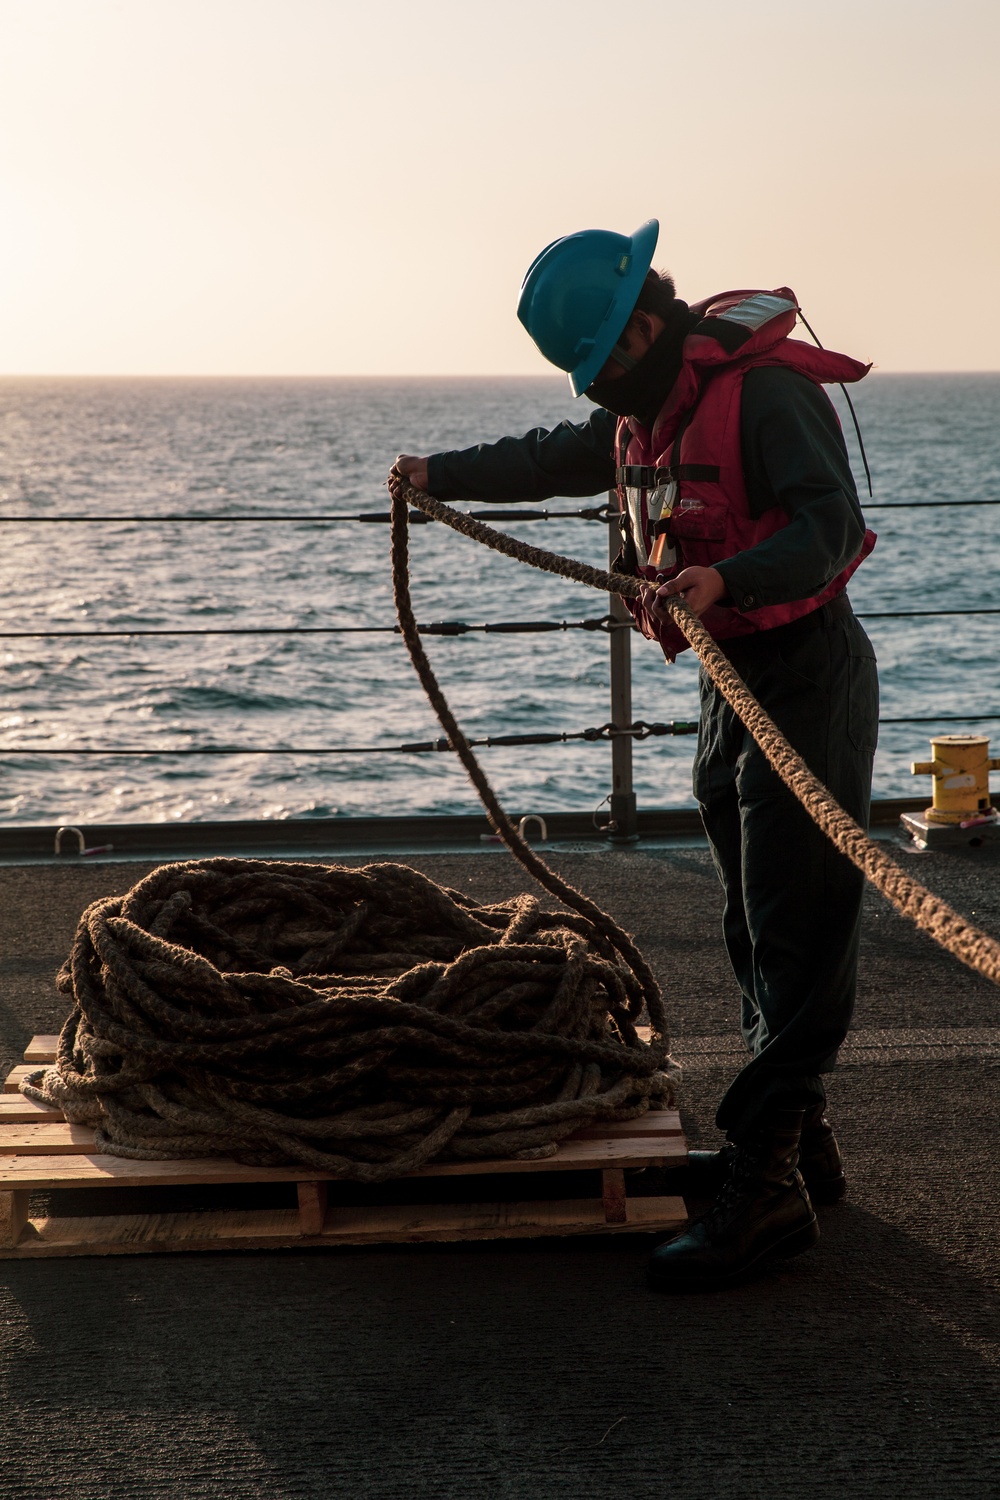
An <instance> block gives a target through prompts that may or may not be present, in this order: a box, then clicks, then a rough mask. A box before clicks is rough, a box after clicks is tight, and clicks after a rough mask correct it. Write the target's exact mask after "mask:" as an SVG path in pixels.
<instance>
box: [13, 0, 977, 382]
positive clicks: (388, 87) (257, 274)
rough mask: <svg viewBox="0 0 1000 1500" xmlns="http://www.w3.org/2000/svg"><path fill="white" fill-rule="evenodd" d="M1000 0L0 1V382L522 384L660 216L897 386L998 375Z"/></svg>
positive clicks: (667, 231)
mask: <svg viewBox="0 0 1000 1500" xmlns="http://www.w3.org/2000/svg"><path fill="white" fill-rule="evenodd" d="M998 62H1000V4H998V0H841V3H837V4H832V3H828V0H755V3H753V4H748V3H747V0H697V3H695V0H687V3H685V4H679V3H675V0H628V3H625V4H621V3H613V0H611V3H609V0H600V3H598V0H530V3H527V0H493V3H492V4H485V3H479V0H366V3H362V0H0V370H3V371H6V372H13V373H19V372H24V373H30V372H49V373H54V372H73V373H104V372H111V373H114V372H122V373H126V372H142V373H144V372H149V373H156V372H165V373H239V374H242V373H246V374H252V373H302V374H311V373H329V374H350V373H371V374H384V373H413V374H423V373H463V372H479V373H489V372H496V373H520V372H541V371H542V370H543V369H547V368H549V367H547V366H545V365H544V364H543V362H542V361H541V359H540V357H539V356H538V355H537V354H536V353H535V351H534V349H533V347H532V345H531V344H530V342H529V340H528V338H527V335H526V334H525V333H524V331H523V330H522V329H521V327H520V325H519V324H518V323H517V321H516V319H515V316H514V306H515V302H516V297H517V289H518V285H519V282H520V280H521V276H522V275H523V273H524V270H525V269H526V267H527V265H528V263H529V262H530V260H531V259H532V258H533V256H534V255H535V254H536V253H537V251H538V250H539V249H541V247H542V246H543V245H545V244H546V243H547V242H548V241H549V240H551V239H553V238H555V237H556V236H557V235H560V234H565V233H568V232H570V231H572V230H575V229H581V228H586V227H588V226H592V225H597V226H601V227H606V228H614V229H620V230H624V231H626V232H630V231H631V230H632V229H634V228H635V227H636V226H637V225H638V224H639V223H640V222H641V221H642V220H644V219H647V218H649V217H651V216H654V215H655V216H656V217H658V218H659V219H660V220H661V224H662V229H661V237H660V248H659V251H658V253H657V257H656V261H655V264H657V265H658V266H662V267H666V268H668V269H670V270H672V271H673V272H674V274H675V276H676V278H677V282H678V288H679V290H680V293H681V295H682V296H685V297H687V299H688V300H689V301H692V300H695V299H696V298H698V297H701V296H705V295H707V294H708V293H711V292H713V291H719V290H722V289H724V288H727V287H738V286H744V287H752V286H765V287H770V286H776V285H780V284H782V283H785V284H787V285H790V286H791V287H793V288H794V290H795V291H796V292H797V294H798V296H799V299H800V301H801V303H802V305H803V307H804V308H805V310H806V313H807V315H808V316H809V317H810V321H812V322H813V325H814V327H816V329H817V332H818V333H819V335H820V337H821V338H822V339H823V342H824V343H826V344H828V345H830V346H832V347H835V348H841V349H844V350H847V351H849V352H850V353H853V354H855V355H858V356H861V357H864V358H868V359H874V360H875V361H876V363H877V365H878V366H879V367H880V368H882V369H886V370H984V369H998V368H1000V311H998V308H1000V298H998V296H997V292H996V287H995V282H996V277H997V270H998V259H1000V257H998V239H1000V236H998V229H1000V207H998V204H1000V193H998V186H1000V182H998V179H1000V172H998V159H1000V87H998V85H997V81H996V75H997V68H998Z"/></svg>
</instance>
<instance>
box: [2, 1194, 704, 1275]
mask: <svg viewBox="0 0 1000 1500" xmlns="http://www.w3.org/2000/svg"><path fill="white" fill-rule="evenodd" d="M685 1223H686V1214H685V1210H684V1203H683V1200H682V1199H680V1198H630V1199H629V1201H628V1219H627V1221H626V1222H625V1223H621V1224H608V1223H606V1222H605V1218H604V1209H603V1207H602V1204H601V1200H600V1199H599V1198H594V1199H589V1198H583V1199H579V1200H577V1199H563V1200H561V1201H557V1202H552V1203H548V1202H538V1203H533V1202H527V1203H444V1204H431V1205H420V1206H418V1207H414V1206H412V1205H402V1204H389V1205H380V1206H378V1207H374V1208H345V1209H336V1210H331V1211H330V1212H329V1213H328V1214H327V1217H326V1220H325V1222H324V1224H323V1227H322V1230H321V1231H320V1232H319V1233H318V1234H309V1235H302V1234H301V1233H300V1232H299V1227H298V1226H299V1216H298V1213H297V1212H296V1210H295V1209H269V1210H268V1209H251V1210H248V1211H245V1212H240V1213H232V1212H225V1213H223V1212H211V1211H205V1212H202V1213H185V1214H122V1215H118V1214H102V1215H98V1216H96V1217H92V1218H79V1219H66V1218H40V1219H31V1220H29V1221H28V1223H27V1225H26V1227H25V1229H24V1230H23V1231H22V1233H21V1237H20V1240H19V1243H18V1244H17V1245H16V1246H15V1247H14V1248H9V1247H8V1248H0V1259H18V1260H22V1259H23V1260H34V1259H44V1258H46V1257H50V1256H51V1257H58V1256H67V1255H135V1254H140V1253H143V1252H147V1253H156V1252H162V1251H165V1250H273V1249H290V1248H298V1249H301V1248H303V1247H305V1246H322V1247H330V1248H333V1247H335V1246H338V1245H384V1244H410V1245H416V1244H423V1243H434V1242H442V1241H459V1240H495V1239H535V1238H539V1237H540V1236H543V1235H582V1234H608V1233H612V1234H613V1233H622V1232H626V1233H632V1232H639V1233H645V1234H650V1233H656V1232H663V1231H670V1230H676V1229H680V1228H681V1227H682V1226H683V1225H684V1224H685Z"/></svg>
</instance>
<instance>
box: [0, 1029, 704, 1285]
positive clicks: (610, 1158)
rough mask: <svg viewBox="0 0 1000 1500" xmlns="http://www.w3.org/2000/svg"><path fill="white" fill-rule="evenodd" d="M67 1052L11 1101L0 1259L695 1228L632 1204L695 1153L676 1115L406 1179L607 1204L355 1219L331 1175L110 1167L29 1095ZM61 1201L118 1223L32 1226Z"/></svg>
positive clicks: (372, 1209) (563, 1202) (1, 1177)
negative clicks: (195, 1195)
mask: <svg viewBox="0 0 1000 1500" xmlns="http://www.w3.org/2000/svg"><path fill="white" fill-rule="evenodd" d="M56 1040H57V1039H56V1038H55V1037H49V1036H39V1037H34V1038H33V1039H32V1041H31V1043H30V1045H29V1047H28V1048H27V1049H26V1051H25V1058H26V1059H27V1060H28V1061H27V1062H26V1063H25V1064H24V1065H23V1066H19V1067H17V1068H14V1069H13V1071H12V1072H11V1073H10V1075H9V1076H8V1078H7V1080H6V1083H5V1085H4V1090H5V1091H4V1094H3V1096H2V1097H0V1258H8V1259H10V1258H15V1259H35V1258H45V1257H55V1256H65V1255H132V1254H138V1253H143V1252H147V1253H148V1252H156V1251H164V1250H213V1249H215V1250H234V1249H266V1248H272V1249H274V1248H289V1247H299V1248H303V1247H311V1246H319V1247H330V1248H332V1247H335V1246H338V1245H376V1244H420V1243H423V1242H429V1241H443V1240H455V1241H460V1240H484V1239H526V1238H530V1237H537V1236H541V1235H580V1234H608V1233H622V1232H646V1233H648V1232H652V1231H658V1232H660V1231H665V1230H675V1229H678V1228H680V1227H681V1226H682V1225H683V1224H684V1223H685V1221H686V1214H685V1209H684V1203H683V1200H682V1199H681V1198H679V1197H642V1198H630V1197H629V1196H628V1194H627V1188H626V1179H625V1172H626V1170H628V1169H631V1168H641V1167H648V1166H682V1165H683V1164H684V1162H685V1161H686V1159H687V1145H686V1143H685V1140H684V1136H683V1133H682V1131H681V1124H680V1118H679V1116H678V1114H677V1111H676V1110H650V1111H649V1112H648V1113H647V1114H645V1115H643V1116H641V1118H640V1119H638V1120H629V1121H621V1122H615V1123H612V1124H609V1125H606V1126H601V1125H590V1126H587V1127H586V1128H584V1129H582V1130H580V1131H578V1132H577V1133H576V1134H575V1135H574V1136H571V1137H570V1138H569V1139H568V1140H566V1141H564V1142H563V1143H562V1144H561V1145H560V1147H559V1149H558V1151H557V1152H556V1154H555V1155H554V1156H551V1157H546V1158H543V1159H541V1160H531V1161H520V1160H517V1159H498V1160H494V1161H474V1162H438V1163H433V1164H432V1165H430V1166H427V1167H422V1168H420V1169H419V1170H418V1171H416V1172H412V1173H409V1174H408V1176H410V1177H415V1178H435V1179H445V1180H446V1179H448V1178H453V1177H469V1176H478V1177H482V1176H504V1177H507V1176H509V1175H514V1174H517V1175H520V1174H523V1173H534V1174H537V1173H540V1172H547V1173H564V1172H576V1171H589V1172H595V1171H596V1172H600V1174H601V1195H600V1197H598V1196H594V1197H593V1198H573V1199H554V1200H551V1201H549V1200H539V1201H525V1202H512V1201H500V1202H493V1203H462V1202H442V1203H438V1204H429V1205H428V1204H419V1205H413V1204H405V1203H398V1204H380V1205H376V1206H367V1207H354V1206H350V1205H348V1204H345V1203H337V1202H336V1197H335V1195H336V1193H337V1191H338V1188H339V1182H338V1179H337V1178H335V1177H334V1176H333V1174H332V1173H324V1172H317V1171H316V1170H315V1169H314V1168H310V1167H254V1166H248V1165H246V1164H244V1163H242V1162H237V1161H233V1160H231V1159H230V1158H228V1157H206V1158H204V1159H200V1160H190V1159H189V1160H184V1159H178V1160H175V1161H133V1160H131V1159H128V1158H123V1157H115V1156H105V1155H102V1154H100V1153H99V1152H97V1151H96V1150H95V1149H94V1148H95V1141H94V1132H93V1130H91V1129H90V1127H88V1126H84V1125H71V1124H69V1123H67V1121H66V1120H65V1119H64V1118H63V1116H62V1115H61V1114H60V1112H59V1111H57V1110H51V1109H48V1108H47V1107H46V1106H44V1105H38V1104H34V1103H33V1102H32V1101H31V1100H29V1099H25V1098H24V1097H23V1095H21V1094H19V1093H18V1092H17V1090H18V1088H19V1084H20V1081H21V1079H23V1078H24V1077H25V1076H26V1075H27V1074H28V1073H30V1072H32V1071H33V1070H34V1069H35V1068H37V1067H39V1066H40V1065H43V1064H45V1063H49V1062H52V1061H53V1059H54V1057H55V1047H56ZM275 1182H287V1183H295V1184H296V1190H297V1197H298V1208H297V1209H296V1208H287V1209H274V1208H267V1209H265V1208H260V1209H247V1210H240V1211H216V1210H204V1211H202V1212H196V1213H179V1212H177V1213H175V1212H163V1213H153V1214H149V1213H146V1214H119V1213H115V1212H114V1211H113V1210H114V1206H115V1205H114V1193H115V1190H116V1189H117V1190H121V1189H124V1188H137V1187H154V1188H155V1187H161V1188H169V1187H195V1186H198V1187H203V1186H206V1185H208V1186H211V1185H213V1184H218V1185H229V1184H253V1183H261V1184H264V1183H275ZM331 1183H332V1184H333V1185H334V1186H333V1189H332V1192H333V1194H334V1197H333V1198H332V1199H331V1196H330V1194H331ZM348 1186H349V1185H348ZM63 1188H75V1189H91V1188H101V1189H109V1190H110V1197H109V1196H108V1194H107V1193H103V1192H102V1194H101V1199H102V1200H103V1201H104V1202H107V1203H108V1204H109V1205H110V1210H111V1211H109V1212H107V1213H97V1214H94V1215H93V1216H89V1217H86V1218H81V1217H65V1218H63V1217H60V1216H58V1215H55V1214H48V1215H46V1216H43V1217H36V1218H31V1217H29V1214H28V1200H29V1196H30V1194H31V1193H32V1192H52V1191H58V1190H59V1189H63Z"/></svg>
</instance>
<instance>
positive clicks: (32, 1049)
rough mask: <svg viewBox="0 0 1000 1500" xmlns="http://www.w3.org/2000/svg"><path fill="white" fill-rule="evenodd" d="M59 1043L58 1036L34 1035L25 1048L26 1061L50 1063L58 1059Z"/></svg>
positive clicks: (36, 1063)
mask: <svg viewBox="0 0 1000 1500" xmlns="http://www.w3.org/2000/svg"><path fill="white" fill-rule="evenodd" d="M58 1045H59V1038H58V1037H57V1036H33V1037H32V1038H31V1041H30V1042H29V1043H28V1045H27V1046H26V1047H25V1049H24V1060H25V1062H26V1063H34V1064H35V1066H36V1067H37V1066H38V1064H39V1063H50V1062H55V1060H56V1047H57V1046H58Z"/></svg>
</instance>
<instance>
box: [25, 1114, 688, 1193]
mask: <svg viewBox="0 0 1000 1500" xmlns="http://www.w3.org/2000/svg"><path fill="white" fill-rule="evenodd" d="M25 1105H27V1106H30V1108H31V1110H33V1111H35V1113H34V1114H32V1113H25V1114H24V1115H23V1116H22V1117H21V1118H20V1119H12V1118H10V1117H7V1118H4V1117H3V1116H2V1115H0V1156H21V1155H27V1156H65V1155H67V1154H72V1153H76V1152H79V1153H83V1154H86V1153H88V1152H90V1151H91V1150H92V1148H93V1145H94V1132H93V1129H92V1128H91V1127H90V1126H86V1125H69V1124H67V1123H66V1121H65V1120H63V1118H62V1116H61V1115H59V1114H54V1115H53V1114H50V1113H48V1112H47V1111H46V1110H45V1107H44V1105H40V1104H34V1103H33V1101H32V1100H30V1099H24V1100H23V1101H22V1103H21V1109H22V1110H23V1109H24V1106H25ZM12 1113H13V1112H12ZM37 1115H41V1117H42V1118H37V1117H36V1116H37ZM680 1134H681V1127H680V1118H679V1116H678V1115H677V1112H676V1111H675V1110H658V1111H656V1113H655V1115H654V1114H652V1113H651V1114H649V1115H644V1116H643V1117H642V1119H640V1120H622V1121H619V1122H615V1123H612V1124H610V1125H605V1126H604V1127H603V1129H602V1128H600V1127H598V1126H596V1125H594V1126H589V1127H588V1128H587V1129H585V1130H580V1131H577V1132H576V1134H575V1135H572V1136H570V1137H569V1138H568V1139H567V1140H566V1141H564V1142H563V1143H562V1145H561V1146H560V1148H559V1151H558V1153H557V1157H563V1156H564V1155H565V1153H566V1151H567V1148H569V1147H575V1146H576V1145H577V1144H578V1143H579V1142H582V1141H590V1142H593V1143H594V1147H593V1149H594V1150H600V1149H601V1143H602V1142H605V1141H630V1142H633V1143H634V1142H636V1141H642V1142H645V1143H646V1144H647V1146H649V1145H652V1143H654V1142H656V1141H666V1140H670V1139H671V1138H674V1137H678V1136H680ZM554 1159H555V1158H551V1157H550V1158H548V1160H550V1161H551V1160H554ZM452 1165H456V1164H454V1163H452ZM524 1165H525V1164H524V1163H523V1162H518V1163H517V1164H516V1166H512V1167H511V1168H510V1170H511V1171H516V1170H518V1169H523V1168H524ZM459 1169H460V1170H464V1171H477V1170H482V1169H483V1168H482V1167H477V1166H473V1165H470V1166H468V1167H465V1168H463V1167H459ZM427 1170H428V1171H429V1170H430V1168H428V1169H427ZM435 1175H438V1174H437V1173H435Z"/></svg>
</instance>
